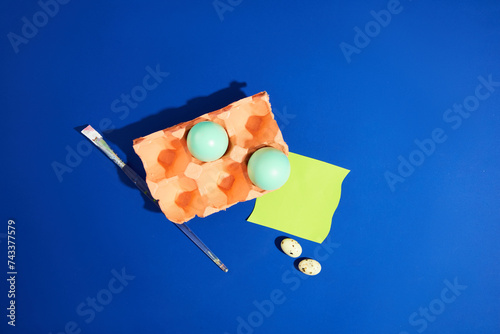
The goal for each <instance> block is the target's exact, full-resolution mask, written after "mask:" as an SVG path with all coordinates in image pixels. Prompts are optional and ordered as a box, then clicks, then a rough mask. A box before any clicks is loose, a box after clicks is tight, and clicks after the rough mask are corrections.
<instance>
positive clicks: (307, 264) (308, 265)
mask: <svg viewBox="0 0 500 334" xmlns="http://www.w3.org/2000/svg"><path fill="white" fill-rule="evenodd" d="M299 270H300V271H301V272H303V273H304V274H306V275H309V276H314V275H317V274H319V272H320V271H321V264H319V262H318V261H316V260H313V259H304V260H302V261H300V262H299Z"/></svg>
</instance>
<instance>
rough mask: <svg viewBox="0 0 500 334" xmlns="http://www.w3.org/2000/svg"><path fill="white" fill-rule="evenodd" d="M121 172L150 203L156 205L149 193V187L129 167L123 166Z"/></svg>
mask: <svg viewBox="0 0 500 334" xmlns="http://www.w3.org/2000/svg"><path fill="white" fill-rule="evenodd" d="M122 171H123V172H124V173H125V174H126V175H127V176H128V178H129V179H130V181H132V182H133V183H134V184H135V186H136V187H137V188H139V190H140V191H141V192H142V193H143V194H144V195H146V197H147V198H149V199H150V200H151V201H153V202H154V203H156V204H157V205H158V201H157V200H156V199H154V198H153V196H152V195H151V193H150V192H149V187H148V185H147V183H146V182H145V181H144V179H143V178H142V177H140V176H139V175H138V174H137V173H136V172H135V171H134V170H133V169H132V168H130V166H129V165H124V166H123V167H122Z"/></svg>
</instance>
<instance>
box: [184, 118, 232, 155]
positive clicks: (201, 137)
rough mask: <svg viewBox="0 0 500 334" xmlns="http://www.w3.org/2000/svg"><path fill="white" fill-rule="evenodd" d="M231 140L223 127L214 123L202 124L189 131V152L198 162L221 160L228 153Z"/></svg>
mask: <svg viewBox="0 0 500 334" xmlns="http://www.w3.org/2000/svg"><path fill="white" fill-rule="evenodd" d="M228 144H229V139H228V137H227V132H226V130H224V128H223V127H222V126H220V125H219V124H217V123H214V122H208V121H207V122H201V123H198V124H196V125H195V126H193V127H192V128H191V130H189V133H188V135H187V146H188V149H189V152H191V154H192V155H193V156H194V157H195V158H196V159H198V160H201V161H204V162H209V161H214V160H217V159H219V158H220V157H222V156H223V155H224V153H226V151H227V146H228Z"/></svg>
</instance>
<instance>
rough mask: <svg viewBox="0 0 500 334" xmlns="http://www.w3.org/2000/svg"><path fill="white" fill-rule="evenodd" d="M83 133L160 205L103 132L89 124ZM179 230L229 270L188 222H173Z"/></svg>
mask: <svg viewBox="0 0 500 334" xmlns="http://www.w3.org/2000/svg"><path fill="white" fill-rule="evenodd" d="M82 134H83V135H84V136H85V137H87V138H88V139H89V140H90V141H92V143H93V144H94V145H95V146H97V147H98V148H99V149H100V150H101V151H102V152H103V153H104V154H106V156H107V157H108V158H110V159H111V160H112V161H113V162H114V163H115V164H117V165H118V167H120V168H121V170H122V171H123V172H124V173H125V174H126V175H127V176H128V178H129V179H130V180H131V181H132V182H133V183H134V184H135V185H136V187H137V188H139V190H140V191H142V193H143V194H144V195H146V197H147V198H149V199H150V200H151V201H153V202H154V203H155V204H156V205H157V206H158V207H159V206H160V205H159V204H158V201H157V200H156V199H155V198H154V197H153V196H152V195H151V193H150V192H149V187H148V185H147V183H146V181H144V179H143V178H142V177H140V176H139V175H138V174H137V173H136V172H135V171H134V170H133V169H132V168H130V167H129V166H127V165H126V164H125V163H124V162H123V161H122V160H121V159H120V158H119V157H118V156H117V155H116V153H115V152H113V150H112V149H111V147H109V145H108V144H107V143H106V141H105V140H104V138H102V136H101V134H100V133H99V132H97V131H96V130H95V129H94V128H92V127H91V126H90V125H89V126H87V127H86V128H85V129H83V130H82ZM173 224H174V225H175V226H177V228H178V229H179V230H181V231H182V233H184V234H185V235H186V236H187V237H188V238H189V240H191V241H192V242H193V243H194V244H195V245H196V246H198V248H199V249H200V250H201V251H203V253H205V255H206V256H208V257H209V258H210V259H211V260H212V261H213V262H214V263H215V264H216V265H217V266H218V267H219V268H220V269H221V270H223V271H224V272H227V271H228V269H227V267H226V266H225V265H224V263H222V261H221V260H220V259H219V258H218V257H217V256H215V254H214V253H212V251H211V250H210V249H209V248H208V247H207V246H206V245H205V244H204V243H203V242H202V241H201V240H200V238H198V237H197V236H196V234H194V232H193V231H191V229H190V228H189V227H188V226H187V225H186V224H176V223H173Z"/></svg>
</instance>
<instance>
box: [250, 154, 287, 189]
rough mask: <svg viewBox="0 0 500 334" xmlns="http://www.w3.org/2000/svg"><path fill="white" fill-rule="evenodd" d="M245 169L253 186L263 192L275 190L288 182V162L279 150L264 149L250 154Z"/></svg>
mask: <svg viewBox="0 0 500 334" xmlns="http://www.w3.org/2000/svg"><path fill="white" fill-rule="evenodd" d="M247 169H248V176H249V177H250V180H251V181H252V183H253V184H255V185H256V186H257V187H259V188H261V189H264V190H275V189H278V188H280V187H281V186H282V185H284V184H285V182H286V181H287V180H288V177H289V176H290V161H289V160H288V157H287V156H286V155H285V154H284V153H283V152H281V151H280V150H278V149H275V148H272V147H264V148H261V149H259V150H257V151H255V153H254V154H252V156H251V157H250V160H248V166H247Z"/></svg>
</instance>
